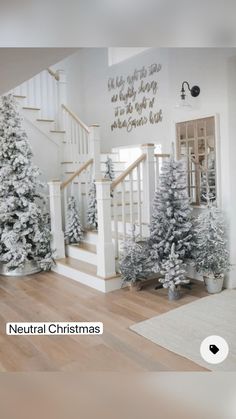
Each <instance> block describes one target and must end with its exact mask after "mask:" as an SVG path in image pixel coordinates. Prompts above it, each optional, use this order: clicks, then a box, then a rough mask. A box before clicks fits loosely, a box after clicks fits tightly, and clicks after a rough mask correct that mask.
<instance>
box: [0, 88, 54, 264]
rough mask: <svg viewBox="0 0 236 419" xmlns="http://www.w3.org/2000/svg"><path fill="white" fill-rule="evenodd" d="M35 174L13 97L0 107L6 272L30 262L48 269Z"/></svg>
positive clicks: (0, 256) (0, 219)
mask: <svg viewBox="0 0 236 419" xmlns="http://www.w3.org/2000/svg"><path fill="white" fill-rule="evenodd" d="M41 187H43V185H42V184H41V183H40V182H39V171H38V169H37V168H36V167H35V166H33V164H32V151H31V148H30V146H29V143H28V139H27V135H26V133H25V132H24V131H23V130H22V128H21V118H20V116H19V114H18V112H17V109H16V104H15V100H14V98H13V96H11V95H8V96H3V97H2V98H1V104H0V243H1V244H0V261H1V262H3V263H4V264H6V267H7V269H8V270H12V269H16V268H22V267H24V264H25V263H26V262H28V261H34V262H36V264H37V265H38V266H39V267H40V268H41V269H45V270H46V269H50V267H51V265H52V263H53V258H52V252H51V248H50V239H51V235H50V230H49V228H48V224H47V220H48V214H44V213H43V211H42V210H41V206H40V203H41V202H42V201H43V197H42V195H41V194H40V192H39V190H40V188H41Z"/></svg>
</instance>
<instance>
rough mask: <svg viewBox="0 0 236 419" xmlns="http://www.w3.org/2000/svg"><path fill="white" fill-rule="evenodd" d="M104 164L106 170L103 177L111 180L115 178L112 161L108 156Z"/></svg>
mask: <svg viewBox="0 0 236 419" xmlns="http://www.w3.org/2000/svg"><path fill="white" fill-rule="evenodd" d="M105 164H106V170H105V175H104V178H105V179H108V180H111V181H112V180H114V179H115V172H114V164H113V161H112V159H111V158H110V157H109V156H107V160H106V163H105Z"/></svg>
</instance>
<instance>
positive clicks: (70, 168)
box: [62, 153, 125, 176]
mask: <svg viewBox="0 0 236 419" xmlns="http://www.w3.org/2000/svg"><path fill="white" fill-rule="evenodd" d="M65 154H66V153H65ZM81 164H82V163H71V160H64V163H63V164H62V169H63V171H64V172H75V171H76V170H78V168H79V167H80V166H81ZM105 170H106V164H105V163H101V171H102V172H105ZM124 170H125V163H120V162H117V163H116V162H114V172H115V176H116V175H117V173H119V172H121V171H124Z"/></svg>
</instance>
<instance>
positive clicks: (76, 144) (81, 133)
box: [62, 104, 90, 163]
mask: <svg viewBox="0 0 236 419" xmlns="http://www.w3.org/2000/svg"><path fill="white" fill-rule="evenodd" d="M62 127H63V129H64V130H65V132H66V136H65V139H64V142H63V146H64V147H63V149H64V153H63V155H64V158H65V160H68V161H72V162H74V163H84V162H85V161H87V160H88V157H89V155H90V144H89V136H90V128H89V127H88V126H87V125H86V124H84V123H83V122H82V121H81V119H80V118H79V117H78V116H77V115H76V114H75V113H74V112H72V111H71V110H70V109H69V108H68V107H67V106H66V105H64V104H62Z"/></svg>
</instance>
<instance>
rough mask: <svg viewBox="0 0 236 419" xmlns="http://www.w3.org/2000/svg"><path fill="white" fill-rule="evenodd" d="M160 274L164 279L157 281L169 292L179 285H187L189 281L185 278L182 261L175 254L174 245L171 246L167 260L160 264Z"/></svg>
mask: <svg viewBox="0 0 236 419" xmlns="http://www.w3.org/2000/svg"><path fill="white" fill-rule="evenodd" d="M161 274H162V275H164V278H160V279H159V281H160V282H161V283H162V284H163V287H164V288H169V289H170V290H171V291H175V290H176V289H178V288H179V286H180V285H181V284H189V280H188V279H187V278H186V277H185V271H184V269H183V261H182V260H181V259H180V258H179V255H178V254H177V253H175V245H174V243H173V244H172V246H171V252H170V254H169V256H168V259H166V260H165V261H163V263H162V269H161Z"/></svg>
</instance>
